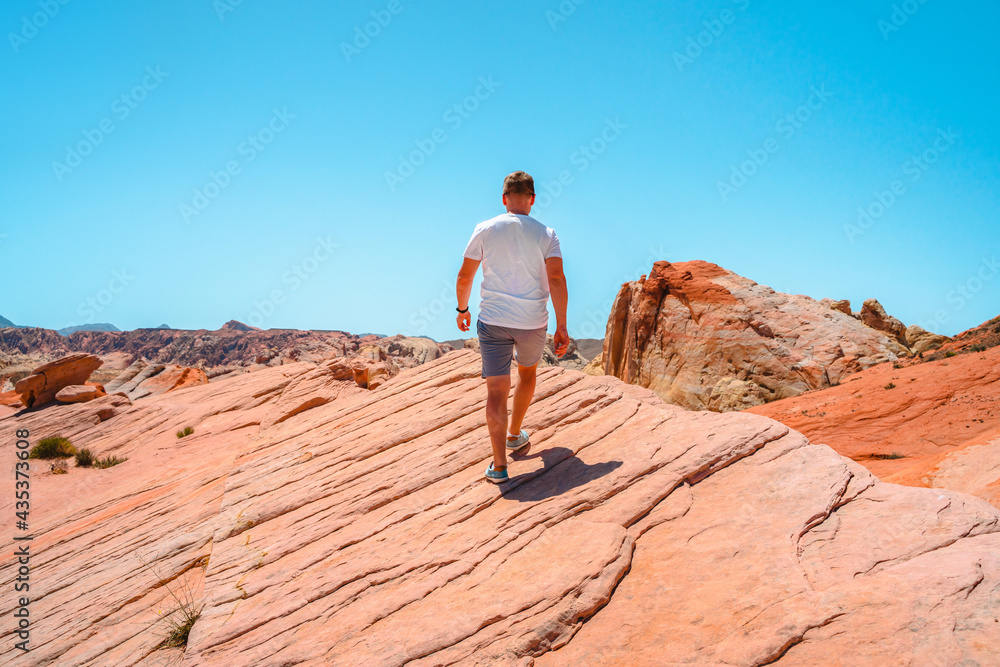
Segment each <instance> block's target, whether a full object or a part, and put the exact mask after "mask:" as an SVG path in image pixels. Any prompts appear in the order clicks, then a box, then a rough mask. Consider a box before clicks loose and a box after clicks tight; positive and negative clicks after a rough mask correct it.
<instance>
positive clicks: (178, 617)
mask: <svg viewBox="0 0 1000 667" xmlns="http://www.w3.org/2000/svg"><path fill="white" fill-rule="evenodd" d="M139 560H140V561H142V564H143V566H144V567H145V568H146V569H148V570H149V571H150V572H152V573H153V575H154V576H156V578H157V579H159V582H160V584H162V585H163V587H164V588H166V589H167V592H168V593H170V597H172V598H173V599H174V601H175V602H176V603H177V606H176V607H174V608H173V609H172V610H171V611H169V612H168V613H167V614H166V615H164V616H163V617H162V619H161V620H162V621H163V623H164V624H165V625H166V634H165V636H164V637H163V640H162V641H161V642H160V643H159V644H158V645H157V646H156V648H158V649H159V648H172V647H185V646H187V642H188V637H189V636H190V634H191V628H192V627H194V624H195V621H197V620H198V618H199V617H200V616H201V605H200V604H199V603H198V602H197V601H196V600H195V597H194V592H193V591H192V590H191V588H190V587H189V586H183V587H182V589H181V594H180V596H178V595H177V593H175V592H174V591H173V589H172V588H170V586H168V585H167V580H165V579H163V578H162V577H160V575H159V574H157V573H156V570H154V569H153V568H152V566H151V565H150V564H149V563H147V562H146V561H145V560H143V559H142V557H141V556H140V558H139ZM196 564H200V565H201V567H205V566H207V565H208V561H207V559H204V558H203V559H200V560H199V563H196ZM159 613H161V614H162V612H159Z"/></svg>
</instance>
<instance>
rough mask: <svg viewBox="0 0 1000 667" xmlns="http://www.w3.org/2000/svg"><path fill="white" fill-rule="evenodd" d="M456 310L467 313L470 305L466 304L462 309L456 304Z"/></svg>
mask: <svg viewBox="0 0 1000 667" xmlns="http://www.w3.org/2000/svg"><path fill="white" fill-rule="evenodd" d="M455 310H457V311H458V312H460V313H467V312H469V307H468V306H466V307H465V310H462V309H461V308H459V307H458V306H455Z"/></svg>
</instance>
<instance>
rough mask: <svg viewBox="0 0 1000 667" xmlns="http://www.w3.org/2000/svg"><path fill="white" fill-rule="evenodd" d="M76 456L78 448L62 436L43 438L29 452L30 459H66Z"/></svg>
mask: <svg viewBox="0 0 1000 667" xmlns="http://www.w3.org/2000/svg"><path fill="white" fill-rule="evenodd" d="M74 454H76V447H74V446H73V444H72V443H71V442H70V441H69V439H68V438H64V437H62V436H60V435H56V436H52V437H51V438H42V439H41V440H39V441H38V444H37V445H35V446H34V447H32V448H31V451H30V452H28V458H29V459H64V458H68V457H70V456H73V455H74Z"/></svg>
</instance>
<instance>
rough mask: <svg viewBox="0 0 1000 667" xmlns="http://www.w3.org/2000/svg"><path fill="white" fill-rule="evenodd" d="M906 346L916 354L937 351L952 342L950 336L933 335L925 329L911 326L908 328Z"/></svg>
mask: <svg viewBox="0 0 1000 667" xmlns="http://www.w3.org/2000/svg"><path fill="white" fill-rule="evenodd" d="M905 335H906V346H907V347H909V348H910V350H911V351H912V352H913V353H914V354H917V353H920V352H926V351H928V350H935V349H937V348H939V347H941V346H942V345H944V344H945V343H947V342H948V341H950V340H951V338H949V337H948V336H942V335H941V334H936V333H931V332H930V331H927V330H926V329H924V328H923V327H919V326H917V325H916V324H911V325H910V326H908V327H906V334H905Z"/></svg>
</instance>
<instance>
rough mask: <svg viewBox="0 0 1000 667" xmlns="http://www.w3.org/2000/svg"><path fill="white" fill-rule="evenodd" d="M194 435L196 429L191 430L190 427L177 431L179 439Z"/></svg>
mask: <svg viewBox="0 0 1000 667" xmlns="http://www.w3.org/2000/svg"><path fill="white" fill-rule="evenodd" d="M192 433H194V429H193V428H191V427H190V426H185V427H184V428H182V429H181V430H179V431H177V437H178V438H183V437H185V436H189V435H191V434H192Z"/></svg>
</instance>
